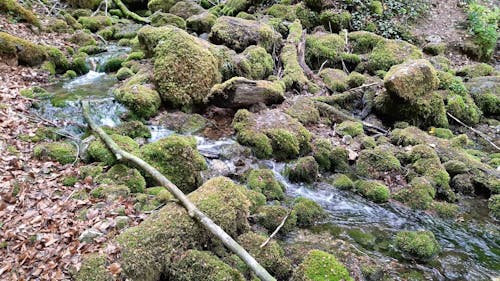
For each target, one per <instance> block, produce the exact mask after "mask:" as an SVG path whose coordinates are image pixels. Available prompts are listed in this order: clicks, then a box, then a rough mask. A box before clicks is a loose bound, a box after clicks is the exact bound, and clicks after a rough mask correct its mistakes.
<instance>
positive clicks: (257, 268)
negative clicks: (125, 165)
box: [81, 101, 276, 281]
mask: <svg viewBox="0 0 500 281" xmlns="http://www.w3.org/2000/svg"><path fill="white" fill-rule="evenodd" d="M81 104H82V109H83V116H84V118H85V120H86V121H87V124H88V125H89V127H90V129H91V130H92V131H94V132H96V133H97V134H98V135H99V137H100V138H101V139H102V141H103V142H104V143H105V144H106V146H107V147H108V148H109V149H110V150H111V151H112V153H113V154H114V155H115V156H116V158H117V159H118V160H124V161H128V162H132V163H134V164H135V165H137V166H139V167H141V168H142V169H143V170H144V172H146V173H148V174H149V175H151V176H152V177H153V178H154V179H155V180H156V181H157V182H158V183H160V184H161V185H162V186H164V187H166V188H167V189H168V191H170V193H171V194H172V195H173V196H174V197H175V198H177V199H178V200H179V203H180V204H181V205H182V206H183V207H184V208H185V209H186V210H187V213H188V215H189V216H190V217H191V218H193V219H194V220H196V221H197V222H199V223H200V224H201V225H202V226H203V227H204V228H205V229H207V230H208V231H209V232H210V233H212V234H213V235H214V236H215V237H217V238H219V239H220V240H221V241H222V243H223V244H224V245H225V246H226V247H227V248H228V249H230V250H231V251H232V252H233V253H235V254H236V255H237V256H238V257H240V258H241V260H242V261H243V262H245V264H247V265H248V267H250V269H251V270H252V271H253V272H254V273H255V274H256V275H257V276H258V277H259V278H260V279H261V280H264V281H276V279H275V278H274V277H272V276H271V274H269V272H267V270H266V269H265V268H264V267H262V265H260V264H259V263H258V262H257V261H256V260H255V258H254V257H252V256H251V255H250V254H249V253H248V252H247V251H246V250H245V249H244V248H243V247H241V245H240V244H238V243H237V242H236V241H235V240H234V239H233V238H231V236H229V234H227V233H226V232H225V231H224V230H223V229H222V228H221V227H220V226H219V225H217V224H216V223H214V222H213V221H212V219H210V218H209V217H208V216H207V215H205V214H204V213H203V212H202V211H200V210H199V209H198V208H197V207H196V206H195V205H194V204H193V203H192V202H191V201H190V200H189V198H188V197H187V196H186V195H185V194H184V193H183V192H182V191H181V190H180V189H179V188H178V187H177V186H176V185H175V184H173V183H172V182H171V181H170V180H168V179H167V178H166V177H165V176H164V175H163V174H161V173H160V172H159V171H158V170H157V169H155V168H154V167H153V166H151V165H149V164H148V163H147V162H146V161H144V160H142V159H141V158H139V157H137V156H135V155H133V154H131V153H128V152H126V151H124V150H123V149H121V148H120V147H119V146H118V145H117V144H116V142H114V141H113V139H112V138H111V137H110V136H109V135H108V134H106V132H104V130H103V129H102V128H101V127H99V126H97V124H96V123H95V122H94V121H93V120H92V118H91V117H90V107H89V102H88V101H81Z"/></svg>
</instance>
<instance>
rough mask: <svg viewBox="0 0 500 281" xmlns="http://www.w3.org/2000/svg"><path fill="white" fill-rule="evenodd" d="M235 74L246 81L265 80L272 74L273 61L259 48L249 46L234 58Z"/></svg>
mask: <svg viewBox="0 0 500 281" xmlns="http://www.w3.org/2000/svg"><path fill="white" fill-rule="evenodd" d="M236 67H237V69H236V73H237V74H238V75H239V76H243V77H246V78H248V79H254V80H258V79H265V78H267V77H268V76H269V75H271V74H272V73H273V69H274V59H273V57H272V56H271V55H270V54H269V53H268V52H267V51H266V49H264V48H262V47H259V46H249V47H248V48H246V49H245V50H244V51H243V52H242V53H241V55H239V56H238V57H237V58H236Z"/></svg>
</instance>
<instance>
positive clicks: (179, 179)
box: [139, 135, 207, 193]
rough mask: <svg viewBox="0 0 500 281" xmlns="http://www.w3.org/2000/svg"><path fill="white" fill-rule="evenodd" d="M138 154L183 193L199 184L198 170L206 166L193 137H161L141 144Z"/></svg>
mask: <svg viewBox="0 0 500 281" xmlns="http://www.w3.org/2000/svg"><path fill="white" fill-rule="evenodd" d="M139 156H140V157H141V158H142V159H144V161H146V162H148V163H149V164H150V165H152V166H153V167H155V168H156V169H158V171H160V172H161V173H162V174H163V175H164V176H165V177H167V178H168V179H169V180H170V181H172V183H174V184H175V185H177V186H178V187H179V188H180V189H181V190H182V191H183V192H185V193H189V192H191V191H193V190H195V189H196V188H197V187H198V186H199V185H200V184H201V175H200V172H201V171H202V170H205V169H206V167H207V166H206V163H205V159H204V158H203V156H201V154H200V153H199V152H198V151H197V150H196V140H195V139H194V138H193V137H183V136H177V135H174V136H170V137H167V138H163V139H161V140H159V141H157V142H154V143H150V144H146V145H144V146H142V147H141V149H140V150H139Z"/></svg>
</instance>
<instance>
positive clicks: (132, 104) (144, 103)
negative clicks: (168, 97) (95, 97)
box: [113, 72, 161, 118]
mask: <svg viewBox="0 0 500 281" xmlns="http://www.w3.org/2000/svg"><path fill="white" fill-rule="evenodd" d="M150 80H151V77H150V76H149V75H148V74H146V73H145V72H139V73H138V74H136V75H135V76H132V77H131V78H130V79H129V80H128V81H125V83H124V84H122V86H120V87H119V88H118V89H116V90H115V91H114V92H113V94H114V95H115V98H116V99H117V100H118V101H119V102H121V103H123V104H124V105H125V106H126V107H127V108H129V109H130V110H131V111H132V112H133V113H134V114H135V115H137V116H138V117H141V118H149V117H152V116H154V115H156V113H157V112H158V109H159V108H160V105H161V98H160V94H158V92H157V91H156V90H154V89H153V87H152V85H151V84H149V83H147V82H148V81H150ZM138 82H139V83H138Z"/></svg>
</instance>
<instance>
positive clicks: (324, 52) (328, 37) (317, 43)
mask: <svg viewBox="0 0 500 281" xmlns="http://www.w3.org/2000/svg"><path fill="white" fill-rule="evenodd" d="M344 48H345V39H344V38H342V37H341V36H340V35H338V34H333V33H327V32H321V31H320V32H315V33H313V34H311V35H308V36H307V37H306V53H305V59H306V62H307V64H308V65H310V66H311V67H313V68H314V69H319V68H320V66H321V65H322V64H323V63H324V62H325V61H328V63H327V65H329V66H331V65H335V64H336V63H338V62H340V60H341V59H343V60H344V62H345V63H346V64H349V65H354V66H355V65H357V64H358V63H359V61H360V58H359V57H357V56H356V55H353V54H350V56H346V54H344Z"/></svg>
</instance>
